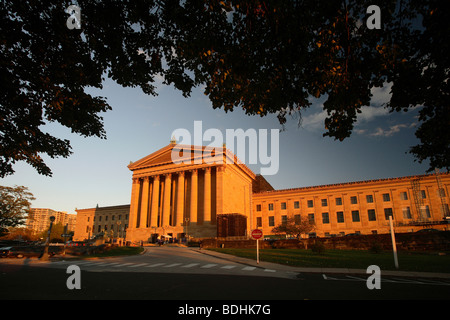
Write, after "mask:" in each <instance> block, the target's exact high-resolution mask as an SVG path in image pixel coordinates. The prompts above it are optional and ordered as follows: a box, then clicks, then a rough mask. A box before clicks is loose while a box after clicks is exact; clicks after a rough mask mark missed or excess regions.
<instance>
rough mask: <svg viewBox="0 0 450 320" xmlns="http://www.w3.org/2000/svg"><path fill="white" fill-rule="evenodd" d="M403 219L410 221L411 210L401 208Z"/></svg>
mask: <svg viewBox="0 0 450 320" xmlns="http://www.w3.org/2000/svg"><path fill="white" fill-rule="evenodd" d="M402 211H403V219H411V210H410V209H409V207H406V208H403V209H402Z"/></svg>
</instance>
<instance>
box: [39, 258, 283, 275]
mask: <svg viewBox="0 0 450 320" xmlns="http://www.w3.org/2000/svg"><path fill="white" fill-rule="evenodd" d="M69 265H77V266H79V267H80V268H81V269H82V270H83V269H84V270H93V269H110V270H113V271H117V270H127V271H129V270H140V271H145V270H148V271H152V270H160V271H167V270H169V269H179V270H193V269H196V270H199V271H201V270H222V271H231V270H234V271H236V270H239V271H247V272H252V271H259V272H262V273H276V272H277V270H273V269H267V268H261V267H255V266H250V265H243V264H219V263H201V262H194V263H192V262H191V263H183V262H155V263H152V262H116V261H115V262H105V261H86V260H79V261H70V260H67V261H64V260H61V261H52V262H48V263H46V266H48V267H67V266H69Z"/></svg>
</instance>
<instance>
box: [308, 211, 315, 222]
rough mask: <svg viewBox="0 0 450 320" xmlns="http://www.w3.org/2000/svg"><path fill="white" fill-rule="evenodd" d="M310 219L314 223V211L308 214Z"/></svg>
mask: <svg viewBox="0 0 450 320" xmlns="http://www.w3.org/2000/svg"><path fill="white" fill-rule="evenodd" d="M308 220H309V222H310V223H314V213H310V214H308Z"/></svg>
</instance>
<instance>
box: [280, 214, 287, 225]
mask: <svg viewBox="0 0 450 320" xmlns="http://www.w3.org/2000/svg"><path fill="white" fill-rule="evenodd" d="M281 224H283V225H286V224H287V216H286V215H283V216H281Z"/></svg>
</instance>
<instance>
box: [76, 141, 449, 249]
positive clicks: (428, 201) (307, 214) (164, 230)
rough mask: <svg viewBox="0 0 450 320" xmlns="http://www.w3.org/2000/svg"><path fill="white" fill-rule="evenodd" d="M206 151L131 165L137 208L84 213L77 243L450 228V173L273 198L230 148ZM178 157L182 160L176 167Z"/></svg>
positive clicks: (167, 150)
mask: <svg viewBox="0 0 450 320" xmlns="http://www.w3.org/2000/svg"><path fill="white" fill-rule="evenodd" d="M183 148H184V151H183ZM186 150H188V151H189V152H185V151H186ZM182 151H183V152H182ZM204 151H205V147H202V146H179V145H176V144H175V143H171V144H169V145H168V146H166V147H164V148H162V149H160V150H158V151H156V152H154V153H152V154H150V155H148V156H147V157H144V158H142V159H141V160H138V161H136V162H134V163H130V165H129V166H128V168H129V169H130V170H131V171H132V172H133V177H132V182H133V183H132V188H131V203H130V205H124V206H115V207H105V208H92V209H83V210H77V213H78V218H77V227H76V230H75V236H76V239H87V238H88V237H90V236H92V235H95V234H98V233H103V232H105V231H112V232H116V233H117V232H119V231H118V229H117V225H119V226H124V229H125V230H124V232H126V239H127V240H128V241H131V242H140V241H144V242H147V241H148V242H154V241H156V239H159V238H161V237H165V238H177V239H180V238H184V237H186V236H190V237H194V238H209V237H217V236H227V234H226V233H227V232H231V231H227V230H232V236H247V235H249V234H250V231H251V230H252V229H255V228H258V229H262V230H263V233H264V235H265V236H268V235H271V234H272V229H273V228H274V227H275V226H277V225H280V224H282V223H285V222H286V221H287V220H288V218H294V219H295V221H296V222H300V221H305V219H307V220H309V221H312V222H314V223H315V230H314V231H313V232H311V234H309V235H306V236H319V237H328V236H330V237H331V236H344V235H347V234H353V233H360V234H375V233H387V232H389V216H391V217H392V218H393V221H394V224H395V227H396V231H397V232H413V231H417V230H420V229H422V228H424V227H430V226H432V227H433V228H436V229H447V228H448V224H447V222H448V220H446V218H449V217H450V212H449V205H448V204H449V203H450V198H449V192H450V175H449V174H448V173H441V174H428V175H418V176H412V177H400V178H391V179H378V180H371V181H359V182H349V183H340V184H332V185H322V186H313V187H302V188H293V189H285V190H274V188H273V187H272V186H271V185H270V184H269V183H268V182H267V181H266V180H265V179H264V177H263V176H261V175H256V174H254V173H253V172H252V171H251V170H250V169H249V168H248V167H247V166H245V165H244V164H242V163H240V162H239V160H238V159H237V158H236V157H235V155H233V154H232V153H231V152H230V151H228V150H227V149H226V148H215V149H214V151H213V152H204ZM174 152H175V154H176V155H180V153H183V157H182V158H180V159H178V160H179V161H173V160H172V158H171V156H172V154H173V153H174ZM218 159H222V160H223V161H222V162H221V161H218ZM228 160H234V161H228ZM119 216H120V218H119ZM118 221H120V224H117V222H118ZM232 226H233V227H232ZM231 227H232V228H231ZM230 228H231V229H230ZM229 235H231V234H229Z"/></svg>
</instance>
